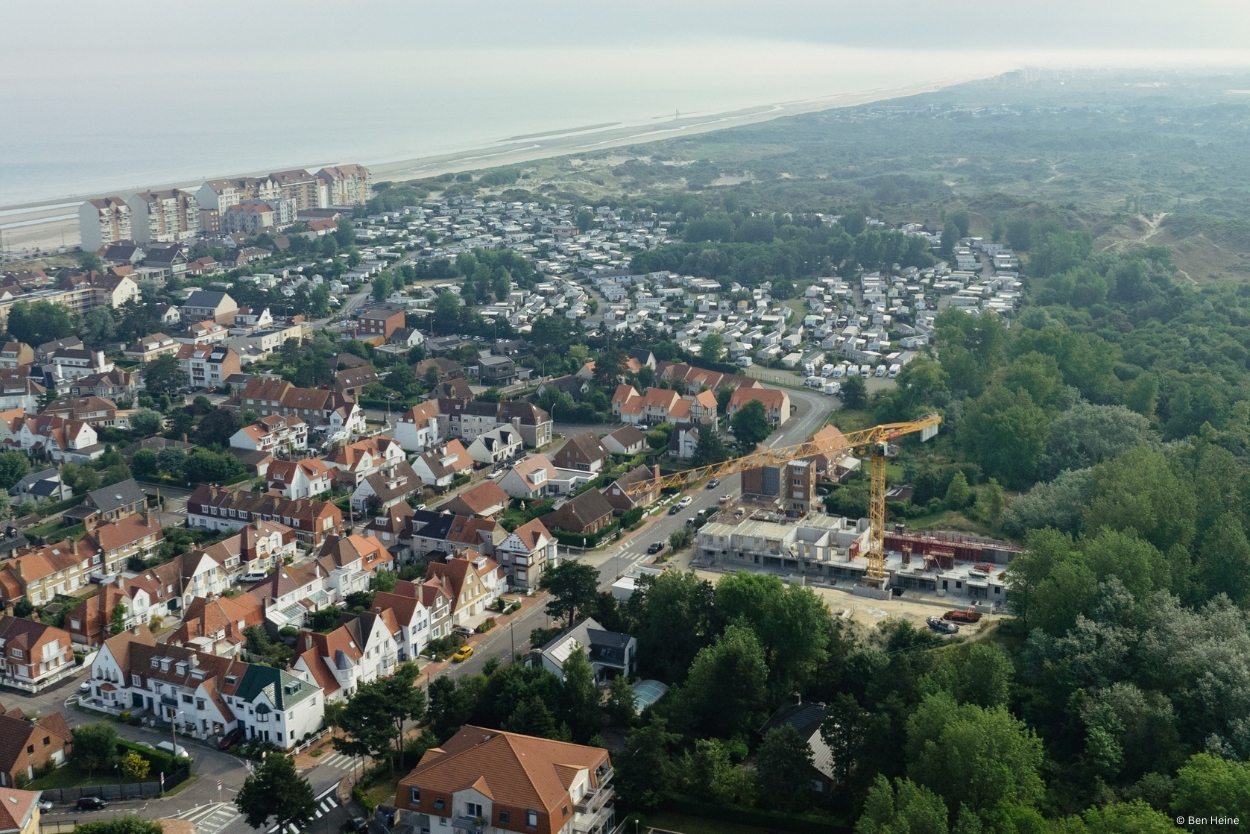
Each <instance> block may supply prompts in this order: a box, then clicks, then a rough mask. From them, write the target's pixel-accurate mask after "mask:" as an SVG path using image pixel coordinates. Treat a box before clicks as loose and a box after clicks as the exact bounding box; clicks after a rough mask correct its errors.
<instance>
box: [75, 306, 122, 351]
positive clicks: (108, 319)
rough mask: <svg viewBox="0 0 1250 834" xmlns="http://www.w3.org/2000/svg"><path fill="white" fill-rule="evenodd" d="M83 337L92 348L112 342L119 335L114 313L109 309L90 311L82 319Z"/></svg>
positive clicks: (97, 308) (99, 308)
mask: <svg viewBox="0 0 1250 834" xmlns="http://www.w3.org/2000/svg"><path fill="white" fill-rule="evenodd" d="M81 335H82V340H83V341H84V342H86V343H87V344H88V345H92V346H98V345H103V344H104V343H105V342H108V341H111V340H112V339H113V338H114V337H116V335H117V322H116V321H115V320H114V318H113V311H112V310H110V309H109V308H108V307H96V308H94V309H91V310H88V311H87V312H86V313H84V314H83V317H82V334H81Z"/></svg>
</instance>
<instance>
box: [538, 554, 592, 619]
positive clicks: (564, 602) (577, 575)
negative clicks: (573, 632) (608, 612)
mask: <svg viewBox="0 0 1250 834" xmlns="http://www.w3.org/2000/svg"><path fill="white" fill-rule="evenodd" d="M539 587H540V588H541V589H542V590H544V591H547V592H548V593H550V594H551V595H552V597H553V599H552V600H551V602H549V603H547V613H548V614H549V615H550V616H552V617H555V618H557V619H563V620H564V622H565V625H566V626H567V627H570V628H571V627H572V626H573V624H574V623H576V622H577V618H578V615H579V614H581V613H583V612H584V611H585V610H586V609H587V608H589V607H591V606H592V605H593V604H594V601H595V597H596V596H597V595H598V593H599V572H598V571H596V570H595V569H594V568H593V567H591V566H590V565H587V564H583V563H582V562H561V563H560V564H559V565H557V566H556V567H554V568H551V569H549V570H547V571H546V572H545V573H543V576H542V579H541V580H540V581H539Z"/></svg>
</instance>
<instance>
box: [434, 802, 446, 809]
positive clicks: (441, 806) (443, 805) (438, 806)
mask: <svg viewBox="0 0 1250 834" xmlns="http://www.w3.org/2000/svg"><path fill="white" fill-rule="evenodd" d="M446 807H447V803H446V802H444V801H443V800H442V799H436V800H434V810H435V811H441V810H443V809H444V808H446Z"/></svg>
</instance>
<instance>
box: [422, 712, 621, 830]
mask: <svg viewBox="0 0 1250 834" xmlns="http://www.w3.org/2000/svg"><path fill="white" fill-rule="evenodd" d="M608 764H609V758H608V751H607V750H604V749H603V748H601V747H589V746H586V745H581V744H570V743H568V742H563V741H551V740H549V739H544V738H537V737H535V736H525V735H520V734H519V733H508V732H504V731H502V730H490V729H486V728H485V727H475V726H472V725H468V726H465V727H462V728H461V729H460V732H458V733H456V734H455V735H454V736H452V737H451V738H450V739H449V740H448V741H447V742H446V743H445V744H443V745H442V746H441V747H435V748H432V749H430V750H428V751H427V752H426V754H425V755H424V756H422V758H421V762H420V764H418V765H417V766H416V768H414V769H413V771H412V772H411V773H409V774H408V775H407V776H405V777H404V778H403V779H402V780H400V790H399V794H400V796H402V797H406V796H408V794H409V791H408V790H407V788H408V787H409V786H419V787H420V788H421V789H422V790H424V791H429V792H431V793H435V794H446V795H449V796H450V795H452V794H454V793H456V792H458V791H462V790H465V789H468V788H476V789H477V790H478V791H480V792H482V793H484V794H486V795H488V796H490V797H491V799H492V800H493V801H494V803H495V804H496V805H498V806H500V807H505V808H524V809H531V808H532V809H535V810H538V811H539V812H540V816H539V820H540V826H539V827H538V828H536V829H535V830H536V832H538V834H551V832H555V831H559V830H561V829H562V828H564V827H565V826H566V825H567V824H568V823H569V821H570V820H571V819H572V811H573V808H572V806H573V803H572V801H571V800H570V797H569V788H570V787H571V786H572V784H573V781H574V780H575V779H576V778H577V775H578V773H580V772H581V771H583V770H585V771H589V773H590V784H591V787H592V788H598V787H599V782H598V777H597V775H596V771H597V770H598V769H600V768H602V767H606V766H607V765H608ZM423 810H424V809H423ZM445 815H446V816H450V815H451V811H450V810H448V811H447V812H446V814H445Z"/></svg>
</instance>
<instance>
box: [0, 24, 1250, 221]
mask: <svg viewBox="0 0 1250 834" xmlns="http://www.w3.org/2000/svg"><path fill="white" fill-rule="evenodd" d="M1248 35H1250V0H1185V2H1180V0H855V2H850V1H849V0H628V1H627V2H601V1H600V2H596V0H577V2H572V1H571V0H437V1H436V0H213V2H210V3H201V2H191V0H159V2H158V0H114V2H112V3H103V2H100V1H99V0H0V119H2V120H3V123H4V125H5V129H4V130H0V206H3V205H15V204H18V203H20V202H23V201H26V200H34V199H52V198H54V197H55V198H60V197H62V196H67V195H72V194H84V193H97V192H99V191H102V190H104V189H110V190H111V189H122V188H131V187H141V186H143V187H146V186H147V185H151V184H153V183H169V182H183V181H189V180H192V179H195V178H199V177H202V176H225V175H228V174H231V173H232V172H243V171H253V170H266V169H272V167H273V166H279V167H292V166H299V165H306V164H307V165H315V164H325V163H327V162H334V161H337V162H346V161H354V162H364V163H366V164H373V163H376V162H382V161H389V160H399V159H412V158H417V157H427V156H431V155H437V154H444V153H451V152H463V151H466V150H468V151H475V150H476V149H479V148H484V147H485V148H489V147H493V143H497V142H499V141H502V140H504V139H505V138H506V137H510V136H516V135H521V134H528V133H533V132H540V131H549V130H553V129H571V128H577V127H583V126H589V125H595V124H603V123H613V124H616V123H626V124H629V125H644V126H649V125H650V124H652V123H653V122H654V121H655V120H658V119H667V118H669V117H671V116H672V115H673V114H674V113H677V112H680V113H681V114H682V115H683V116H690V115H699V116H704V115H708V116H713V117H714V116H715V115H716V114H719V113H724V112H727V111H733V110H737V109H741V108H746V107H757V106H771V105H776V104H777V103H781V102H794V101H821V102H825V101H829V100H830V99H829V97H830V96H844V95H847V94H863V93H871V94H873V95H877V96H883V95H891V94H897V93H898V91H900V90H904V89H908V90H911V89H917V88H918V87H929V86H932V85H935V84H949V83H955V82H958V81H963V80H968V79H972V78H980V77H987V76H992V75H997V74H999V73H1002V72H1005V71H1007V70H1011V69H1018V68H1021V67H1064V68H1071V67H1075V68H1092V67H1099V66H1114V67H1132V68H1144V69H1149V70H1154V69H1160V70H1162V69H1173V68H1193V69H1208V68H1213V67H1214V68H1219V67H1232V66H1236V67H1241V68H1250V37H1247V36H1248ZM484 158H485V157H484Z"/></svg>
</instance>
